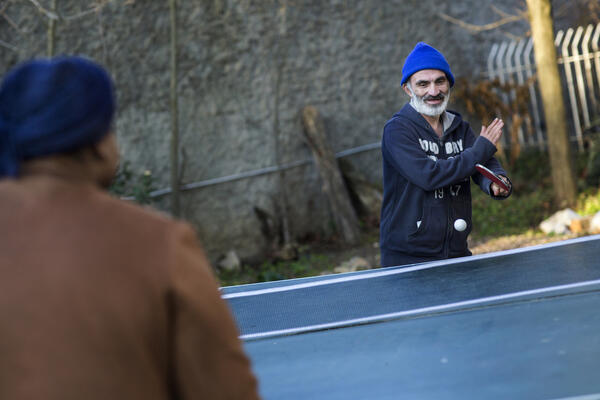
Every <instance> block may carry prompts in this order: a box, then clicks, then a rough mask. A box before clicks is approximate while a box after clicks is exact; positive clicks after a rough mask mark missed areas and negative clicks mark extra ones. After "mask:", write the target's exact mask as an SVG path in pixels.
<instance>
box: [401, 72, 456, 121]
mask: <svg viewBox="0 0 600 400" xmlns="http://www.w3.org/2000/svg"><path fill="white" fill-rule="evenodd" d="M404 91H405V92H406V93H407V94H408V95H409V96H410V97H411V100H410V104H411V105H412V106H413V107H414V108H415V109H416V110H417V111H418V112H419V113H421V114H425V115H428V116H431V117H437V116H439V115H441V114H442V113H443V112H444V111H446V106H447V105H448V100H449V98H450V82H449V81H448V78H447V77H446V74H445V73H444V72H443V71H440V70H437V69H424V70H421V71H418V72H415V73H414V74H413V75H412V76H411V77H410V79H409V82H408V83H407V84H405V85H404Z"/></svg>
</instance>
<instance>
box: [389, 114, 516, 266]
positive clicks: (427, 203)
mask: <svg viewBox="0 0 600 400" xmlns="http://www.w3.org/2000/svg"><path fill="white" fill-rule="evenodd" d="M444 125H446V126H445V127H444V128H445V129H444V134H443V135H442V137H441V138H439V137H438V136H437V135H436V133H435V131H434V130H433V128H432V127H431V126H430V125H429V123H428V122H427V121H426V120H425V118H423V116H421V114H419V113H418V112H417V111H416V110H415V109H414V108H413V107H412V106H411V105H410V104H406V105H405V106H404V107H403V108H402V109H401V110H400V111H398V112H397V113H396V114H394V116H393V117H392V118H391V119H390V120H389V121H388V122H387V123H386V124H385V127H384V130H383V139H382V144H381V151H382V153H383V204H382V208H381V228H380V246H381V250H382V253H384V252H386V251H387V252H393V253H400V254H402V255H406V256H407V259H408V260H412V261H413V262H414V261H415V259H419V258H422V260H423V261H425V260H433V259H443V258H451V257H460V256H466V255H471V252H470V251H469V249H468V247H467V236H468V235H469V233H470V232H471V228H472V223H471V185H470V180H469V178H473V180H474V181H475V183H477V184H478V185H479V186H480V187H481V189H482V190H483V191H484V192H485V193H487V194H490V195H492V194H491V193H490V184H491V181H490V180H489V179H487V178H486V177H484V176H482V175H481V174H479V173H478V172H477V170H476V169H475V164H477V163H481V164H484V165H485V166H487V167H488V168H489V169H491V170H492V171H494V172H495V173H497V174H501V175H504V176H506V172H505V171H504V170H503V169H502V167H501V166H500V163H499V162H498V161H497V160H496V159H495V158H493V155H494V153H495V152H496V146H494V144H493V143H492V142H490V141H489V140H487V139H485V138H483V137H476V136H475V134H474V133H473V130H472V129H471V127H470V126H469V124H468V123H467V122H466V121H463V120H462V118H461V116H460V114H458V113H455V112H452V111H448V112H447V113H446V115H445V118H444ZM492 197H493V195H492ZM459 218H461V219H464V220H465V221H466V222H467V228H466V229H465V230H464V231H462V232H459V231H457V230H455V229H454V221H455V220H456V219H459Z"/></svg>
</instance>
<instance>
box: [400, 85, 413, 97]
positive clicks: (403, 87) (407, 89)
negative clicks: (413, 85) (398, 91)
mask: <svg viewBox="0 0 600 400" xmlns="http://www.w3.org/2000/svg"><path fill="white" fill-rule="evenodd" d="M402 89H404V92H405V93H406V94H407V95H408V97H410V96H412V93H411V92H410V89H409V88H408V87H407V84H406V83H405V84H404V85H402Z"/></svg>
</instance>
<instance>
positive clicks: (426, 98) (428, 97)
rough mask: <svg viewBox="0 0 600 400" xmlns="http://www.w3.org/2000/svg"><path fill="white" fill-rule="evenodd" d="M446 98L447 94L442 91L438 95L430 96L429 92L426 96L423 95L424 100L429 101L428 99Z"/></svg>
mask: <svg viewBox="0 0 600 400" xmlns="http://www.w3.org/2000/svg"><path fill="white" fill-rule="evenodd" d="M445 98H446V96H445V95H444V94H442V93H439V94H438V95H436V96H430V95H428V94H426V95H425V96H423V97H422V99H423V101H427V100H444V99H445Z"/></svg>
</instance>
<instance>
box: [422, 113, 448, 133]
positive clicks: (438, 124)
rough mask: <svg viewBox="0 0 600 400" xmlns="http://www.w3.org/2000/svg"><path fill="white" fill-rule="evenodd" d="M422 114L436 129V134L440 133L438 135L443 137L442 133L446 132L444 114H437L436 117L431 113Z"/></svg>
mask: <svg viewBox="0 0 600 400" xmlns="http://www.w3.org/2000/svg"><path fill="white" fill-rule="evenodd" d="M421 115H422V116H423V118H425V120H426V121H427V122H428V123H429V125H430V126H431V128H432V129H433V130H434V132H435V133H436V135H438V137H442V135H443V134H444V124H443V123H442V116H441V115H437V116H435V117H432V116H430V115H425V114H421Z"/></svg>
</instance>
